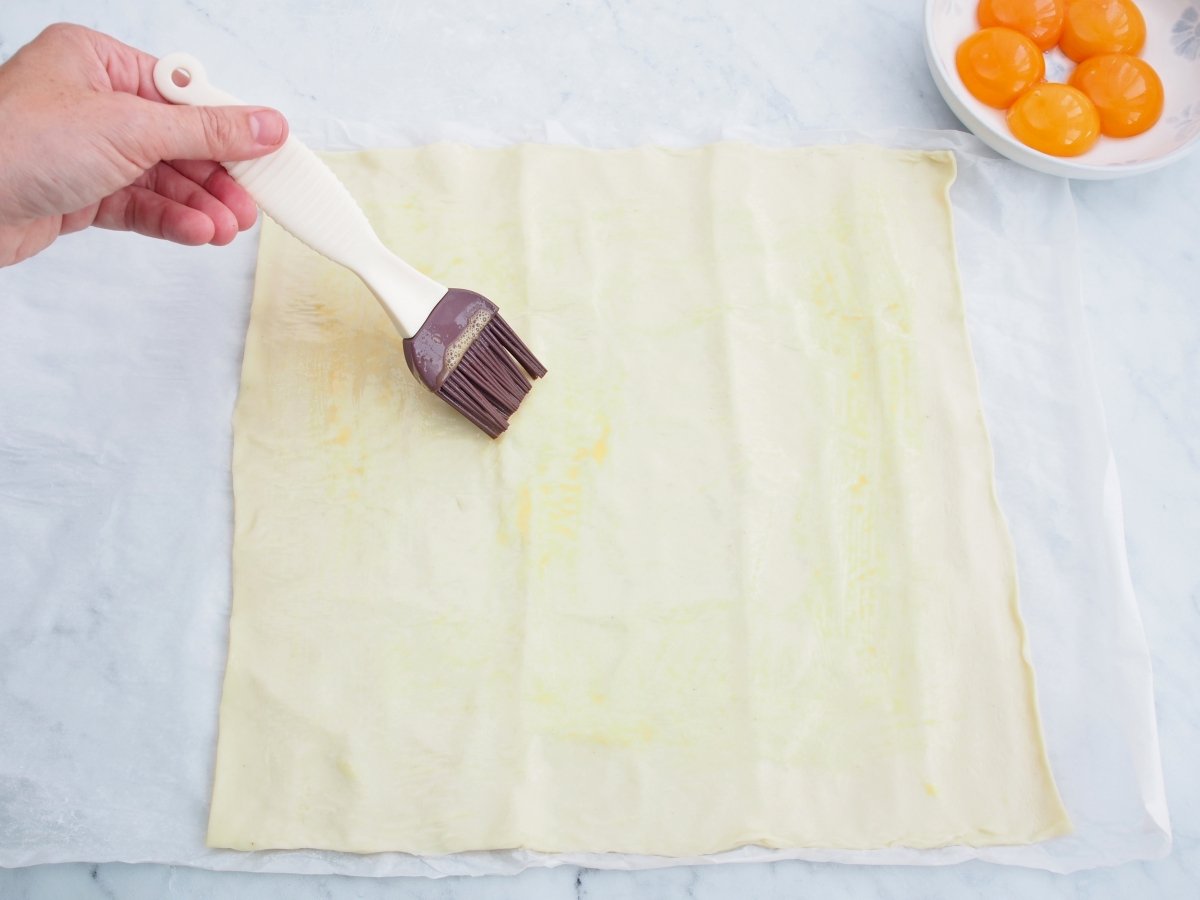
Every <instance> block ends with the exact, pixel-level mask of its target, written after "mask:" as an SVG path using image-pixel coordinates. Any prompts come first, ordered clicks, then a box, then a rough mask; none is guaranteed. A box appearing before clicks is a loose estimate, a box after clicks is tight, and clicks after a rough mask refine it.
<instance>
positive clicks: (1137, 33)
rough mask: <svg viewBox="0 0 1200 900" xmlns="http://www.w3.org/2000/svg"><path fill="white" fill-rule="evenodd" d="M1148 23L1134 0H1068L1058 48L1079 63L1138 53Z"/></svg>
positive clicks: (1143, 42)
mask: <svg viewBox="0 0 1200 900" xmlns="http://www.w3.org/2000/svg"><path fill="white" fill-rule="evenodd" d="M1145 43H1146V20H1145V19H1143V18H1142V12H1141V10H1139V9H1138V8H1137V7H1136V6H1135V5H1134V4H1133V3H1131V2H1130V0H1068V2H1067V12H1066V16H1065V18H1064V19H1063V30H1062V37H1061V38H1059V41H1058V46H1059V47H1061V48H1062V52H1063V53H1065V54H1067V56H1069V57H1070V58H1071V59H1073V60H1075V62H1083V60H1085V59H1087V58H1088V57H1090V56H1099V55H1100V54H1102V53H1137V52H1138V51H1139V50H1141V49H1142V45H1143V44H1145Z"/></svg>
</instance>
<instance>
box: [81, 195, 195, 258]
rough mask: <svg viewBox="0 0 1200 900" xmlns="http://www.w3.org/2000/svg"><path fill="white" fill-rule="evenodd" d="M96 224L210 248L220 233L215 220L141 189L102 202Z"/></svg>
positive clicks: (112, 196)
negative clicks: (216, 235) (204, 245)
mask: <svg viewBox="0 0 1200 900" xmlns="http://www.w3.org/2000/svg"><path fill="white" fill-rule="evenodd" d="M93 224H95V225H98V226H99V227H101V228H111V229H114V230H116V231H134V232H137V233H138V234H144V235H147V236H148V237H155V238H162V239H164V240H168V241H174V242H175V243H177V244H188V245H190V246H196V245H198V244H207V243H208V242H209V241H211V240H212V239H213V235H214V234H215V232H216V229H215V226H214V225H213V221H212V219H210V218H209V217H208V216H206V215H205V214H204V213H202V212H200V211H199V210H198V209H192V208H191V207H190V206H185V205H184V204H182V203H180V202H179V201H177V200H171V199H169V198H167V197H164V196H163V195H162V194H156V193H155V192H154V191H151V190H149V189H147V188H144V187H139V186H137V185H130V186H129V187H127V188H124V189H122V190H119V191H117V192H116V193H115V194H112V195H111V196H108V197H106V198H104V199H103V200H101V201H100V207H99V209H97V211H96V220H95V222H94V223H93Z"/></svg>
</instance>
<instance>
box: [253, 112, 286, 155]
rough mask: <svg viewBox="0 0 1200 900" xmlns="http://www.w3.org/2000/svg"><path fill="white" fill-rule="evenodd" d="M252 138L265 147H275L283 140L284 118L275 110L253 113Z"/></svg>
mask: <svg viewBox="0 0 1200 900" xmlns="http://www.w3.org/2000/svg"><path fill="white" fill-rule="evenodd" d="M250 136H251V137H253V138H254V140H255V142H256V143H258V144H261V145H262V146H264V147H274V146H275V145H276V144H278V143H279V142H280V141H281V140H283V116H281V115H280V114H279V113H277V112H275V110H273V109H260V110H259V111H258V112H256V113H251V114H250Z"/></svg>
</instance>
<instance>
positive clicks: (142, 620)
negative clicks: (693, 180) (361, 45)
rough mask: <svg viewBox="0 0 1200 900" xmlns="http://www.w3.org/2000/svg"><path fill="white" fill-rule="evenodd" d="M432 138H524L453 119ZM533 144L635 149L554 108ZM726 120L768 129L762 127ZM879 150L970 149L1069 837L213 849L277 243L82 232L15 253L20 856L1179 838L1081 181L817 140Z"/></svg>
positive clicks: (1002, 440)
mask: <svg viewBox="0 0 1200 900" xmlns="http://www.w3.org/2000/svg"><path fill="white" fill-rule="evenodd" d="M293 128H294V129H295V130H296V131H297V132H298V133H300V134H301V135H302V136H303V137H304V138H305V139H306V140H308V141H309V142H310V143H312V144H313V145H315V146H321V147H326V148H329V149H349V148H353V147H365V146H387V145H397V144H404V143H411V142H412V140H413V138H414V136H413V135H405V134H403V133H400V132H388V131H386V130H384V129H380V128H376V127H371V126H366V125H358V124H355V123H347V122H331V121H330V122H318V123H303V122H293ZM415 137H417V138H419V139H421V140H432V139H450V140H460V141H466V142H469V143H474V144H481V145H495V144H499V143H504V142H505V136H501V135H495V134H486V133H472V132H470V131H467V130H464V129H462V128H460V127H456V126H447V127H445V128H442V129H440V130H437V131H436V133H431V134H421V135H417V136H415ZM519 137H520V138H521V139H530V138H536V139H540V140H544V141H547V142H552V143H585V144H589V145H593V146H612V145H613V144H612V143H611V142H610V141H609V140H608V138H609V137H610V136H609V135H605V134H594V135H593V134H569V133H567V132H566V131H565V130H563V129H562V128H559V127H557V126H555V125H554V124H553V123H550V124H547V125H546V126H545V129H544V134H540V135H531V134H522V135H520V136H519ZM722 137H724V138H726V139H740V140H749V141H755V140H760V142H764V143H770V142H769V141H762V140H761V136H760V135H756V134H754V133H751V132H736V133H735V132H731V133H728V134H724V135H722ZM651 138H652V139H653V140H654V141H655V142H657V143H665V144H679V143H685V142H680V141H677V140H675V139H674V137H673V136H672V135H653V136H651ZM864 141H866V142H873V143H881V144H886V145H891V146H905V147H925V148H950V149H953V150H955V151H956V153H957V156H958V163H959V177H958V181H957V183H956V185H955V187H954V189H953V191H952V200H953V206H954V216H955V231H956V238H957V241H958V251H959V263H960V267H961V272H962V278H963V286H964V291H965V297H966V304H967V324H968V328H969V330H970V335H971V340H972V344H973V349H974V353H975V356H976V361H977V364H978V367H979V376H980V383H981V389H982V393H983V401H984V412H985V416H986V418H987V422H988V426H989V429H990V432H991V436H992V441H993V445H994V449H995V454H996V466H997V480H998V486H999V491H1000V499H1001V503H1002V506H1003V508H1004V511H1005V514H1006V516H1007V518H1008V521H1009V525H1010V528H1011V530H1012V534H1013V538H1014V541H1015V544H1016V549H1017V558H1018V566H1019V571H1020V582H1021V594H1022V596H1021V606H1022V611H1023V614H1024V617H1025V620H1026V624H1027V626H1028V630H1029V636H1030V642H1031V645H1032V652H1033V658H1034V663H1035V666H1036V669H1037V675H1038V693H1039V699H1040V703H1041V708H1042V715H1043V720H1044V724H1045V729H1046V740H1047V744H1048V748H1049V753H1050V759H1051V764H1052V766H1053V769H1054V773H1055V776H1056V779H1057V781H1058V784H1059V787H1060V789H1061V791H1062V795H1063V799H1064V802H1065V803H1066V805H1067V808H1068V810H1069V811H1070V813H1071V816H1072V819H1073V821H1074V824H1075V826H1076V831H1075V833H1074V834H1073V835H1071V836H1069V837H1065V838H1061V839H1057V840H1054V841H1049V842H1046V843H1044V844H1040V845H1036V846H1029V847H999V848H986V849H979V850H977V849H974V848H967V847H950V848H943V849H939V850H926V851H917V850H907V849H903V848H890V849H883V850H877V851H870V852H861V851H829V850H822V851H808V850H793V851H770V850H762V849H756V848H742V849H740V850H736V851H732V852H729V853H722V854H717V855H714V856H709V857H704V858H701V859H688V860H676V859H663V858H653V857H637V856H627V855H615V854H568V855H554V856H551V855H545V854H539V853H528V852H524V851H500V852H491V853H470V854H457V855H453V856H446V857H436V858H419V857H413V856H409V855H406V854H399V853H387V854H375V855H370V856H355V855H352V854H339V853H325V852H299V851H289V852H260V853H236V852H232V851H216V850H209V849H207V848H205V846H204V832H205V823H206V816H207V808H208V798H209V790H210V782H211V777H212V763H213V749H214V746H215V738H216V723H217V706H218V702H219V695H220V683H221V677H222V673H223V668H224V662H225V651H226V637H227V620H228V613H229V601H230V590H229V553H230V545H231V523H232V497H231V493H230V477H229V463H230V458H229V454H230V443H231V439H230V416H231V414H232V410H233V403H234V398H235V396H236V392H237V384H238V376H239V369H240V363H241V353H242V346H243V340H244V335H245V328H246V320H247V316H248V313H249V306H250V294H251V284H252V279H253V271H254V252H255V246H254V243H255V242H254V240H253V238H251V237H243V238H241V239H239V241H238V242H237V243H236V244H235V245H234V246H233V247H230V248H224V249H218V248H203V249H189V248H179V247H171V246H164V245H160V244H153V243H151V242H149V241H146V240H142V239H137V238H133V237H130V236H127V235H115V234H105V233H96V232H89V233H88V234H87V236H85V237H70V238H66V239H64V240H62V241H60V242H59V243H58V244H57V245H55V246H54V247H53V248H51V249H50V250H49V251H47V252H46V253H44V254H42V255H41V256H39V257H37V258H35V259H34V260H32V261H30V262H27V263H24V264H22V265H20V266H17V267H15V268H12V269H6V270H0V865H2V866H22V865H33V864H37V863H46V862H60V861H72V860H88V861H97V862H103V861H114V860H115V861H126V862H139V861H151V862H162V863H178V864H185V865H194V866H202V867H206V868H214V869H246V870H255V871H275V872H309V873H328V872H337V873H345V874H356V875H400V874H416V875H449V874H484V873H497V872H515V871H518V870H520V869H522V868H525V867H527V866H531V865H557V864H563V863H570V864H580V865H588V866H595V867H607V868H644V867H652V866H661V865H675V864H680V863H708V862H722V861H752V860H769V859H785V858H789V859H795V858H800V859H812V860H835V861H840V862H855V863H911V864H945V863H952V862H957V861H960V860H963V859H968V858H981V859H985V860H991V861H994V862H1000V863H1009V864H1015V865H1026V866H1033V867H1037V868H1044V869H1049V870H1052V871H1059V872H1068V871H1073V870H1076V869H1080V868H1086V867H1091V866H1100V865H1115V864H1118V863H1121V862H1125V861H1127V860H1131V859H1147V858H1152V857H1158V856H1162V855H1164V854H1165V853H1166V852H1167V851H1168V850H1169V847H1170V827H1169V824H1168V817H1167V810H1166V803H1165V799H1164V795H1163V786H1162V773H1161V766H1160V762H1159V751H1158V740H1157V733H1156V727H1155V720H1154V709H1153V695H1152V689H1151V673H1150V660H1149V654H1148V652H1147V648H1146V642H1145V635H1144V633H1143V629H1142V625H1141V620H1140V617H1139V613H1138V609H1137V604H1136V600H1135V598H1134V595H1133V590H1132V586H1131V583H1130V580H1129V575H1128V572H1127V567H1126V559H1125V549H1124V538H1123V534H1122V520H1121V505H1120V491H1119V487H1118V483H1117V475H1116V470H1115V468H1114V465H1113V460H1112V455H1111V452H1110V449H1109V445H1108V439H1107V436H1106V433H1105V426H1104V417H1103V411H1102V408H1101V405H1100V401H1099V396H1098V393H1097V389H1096V384H1095V378H1094V375H1093V373H1092V368H1091V358H1090V352H1089V349H1088V343H1087V335H1086V331H1085V328H1084V322H1083V313H1082V306H1081V303H1080V296H1079V279H1078V266H1077V262H1076V252H1075V245H1076V229H1075V217H1074V216H1075V214H1074V208H1073V206H1072V202H1071V199H1070V193H1069V191H1068V189H1067V186H1066V183H1065V182H1062V181H1059V180H1056V179H1052V178H1048V177H1046V176H1042V175H1038V174H1035V173H1033V172H1030V171H1027V170H1024V169H1022V168H1020V167H1018V166H1016V165H1014V164H1012V163H1009V162H1007V161H1004V160H1001V159H999V158H996V157H994V156H993V155H992V154H991V153H990V151H987V150H986V149H984V148H983V146H982V145H981V144H980V143H978V142H977V141H976V140H975V139H973V138H971V137H969V136H967V135H963V134H960V133H957V132H919V131H904V132H889V133H886V134H869V135H864V134H850V133H819V134H812V135H809V136H807V137H805V138H804V139H802V140H800V141H797V142H796V143H801V144H809V143H839V142H841V143H844V142H864Z"/></svg>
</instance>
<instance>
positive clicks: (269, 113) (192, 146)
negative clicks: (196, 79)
mask: <svg viewBox="0 0 1200 900" xmlns="http://www.w3.org/2000/svg"><path fill="white" fill-rule="evenodd" d="M155 105H156V106H157V107H158V110H157V113H156V115H155V116H154V117H153V119H152V124H151V128H152V129H153V130H154V133H153V134H152V135H145V137H147V138H149V139H150V140H151V142H152V144H153V146H154V150H155V152H156V153H157V154H158V157H159V159H213V160H217V161H218V162H225V161H229V160H239V159H254V158H255V157H258V156H263V155H265V154H267V153H270V152H271V151H273V150H277V149H279V147H280V146H281V145H282V144H283V142H284V141H285V140H286V139H287V135H288V123H287V120H286V119H285V118H284V117H283V115H282V114H281V113H279V112H277V111H276V110H273V109H267V108H264V107H261V106H172V105H169V104H155Z"/></svg>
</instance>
